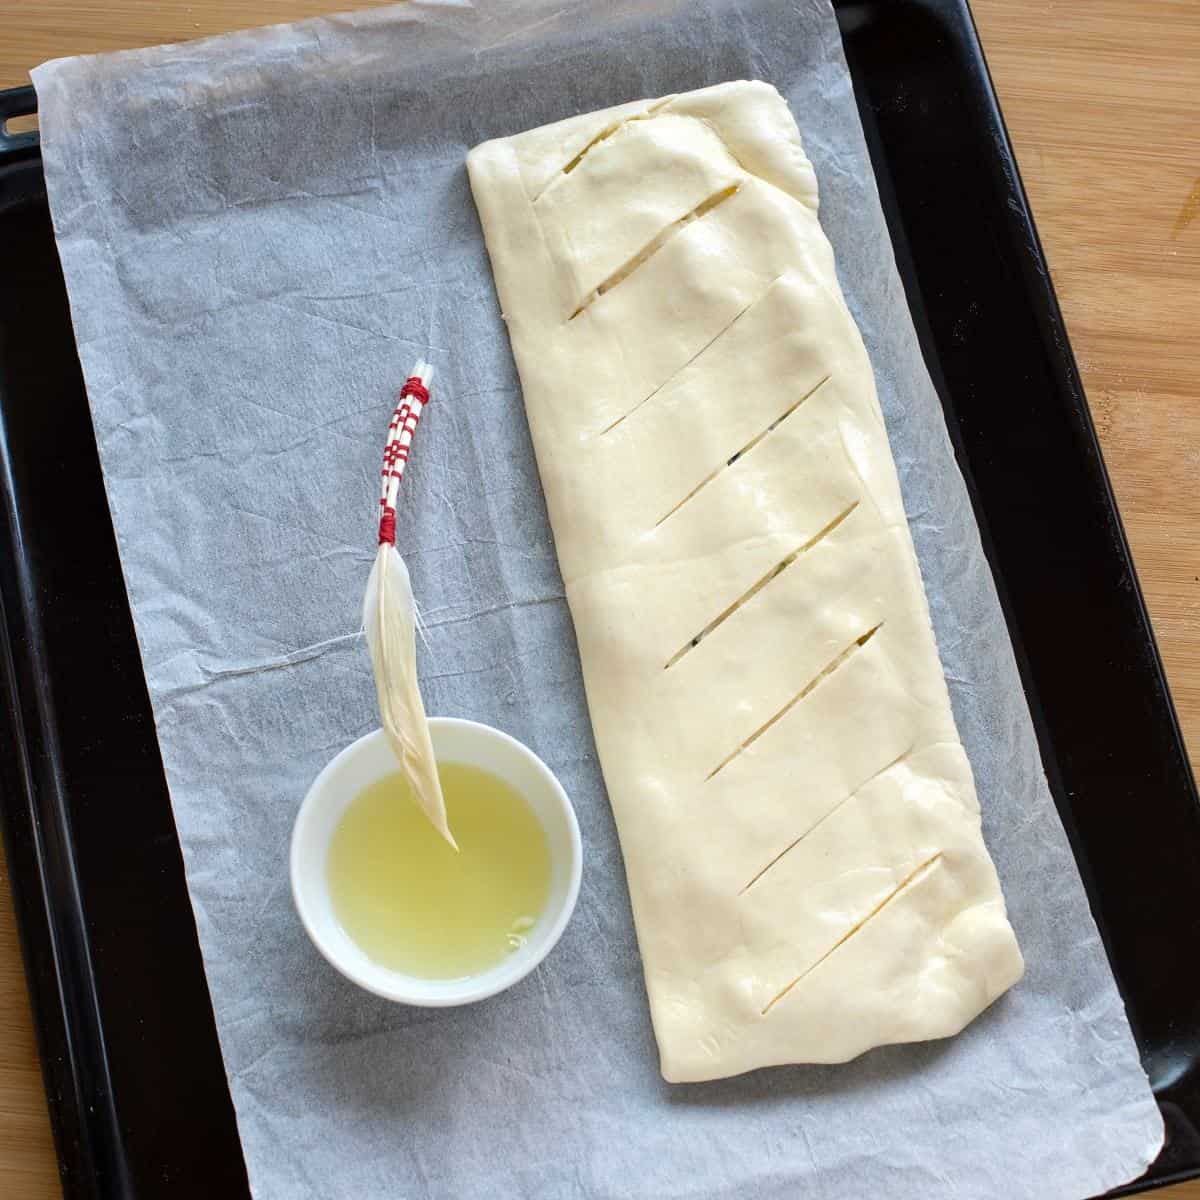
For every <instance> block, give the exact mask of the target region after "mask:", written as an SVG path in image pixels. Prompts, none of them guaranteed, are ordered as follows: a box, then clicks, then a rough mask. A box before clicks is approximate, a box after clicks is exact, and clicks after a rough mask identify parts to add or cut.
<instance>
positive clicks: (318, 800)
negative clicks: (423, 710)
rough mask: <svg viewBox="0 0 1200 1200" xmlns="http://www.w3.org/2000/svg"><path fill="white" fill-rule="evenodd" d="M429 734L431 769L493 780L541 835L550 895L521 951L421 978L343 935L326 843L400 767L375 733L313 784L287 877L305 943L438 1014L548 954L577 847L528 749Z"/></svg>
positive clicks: (436, 722) (483, 728)
mask: <svg viewBox="0 0 1200 1200" xmlns="http://www.w3.org/2000/svg"><path fill="white" fill-rule="evenodd" d="M429 732H430V734H431V735H432V738H433V749H434V753H435V754H436V756H437V759H438V762H440V763H465V764H466V765H468V766H472V767H479V768H481V769H483V770H485V771H490V772H491V773H492V774H493V775H496V776H498V777H499V778H500V779H501V780H503V781H504V782H505V783H507V784H508V786H509V787H511V788H512V789H513V790H514V791H516V792H517V794H518V795H520V796H522V797H523V798H524V800H525V803H526V804H528V805H529V807H530V809H531V810H532V811H533V813H534V815H535V816H536V817H537V819H538V821H539V822H540V823H541V826H542V829H543V830H544V831H545V834H546V844H547V847H548V849H549V852H550V891H549V894H548V896H547V899H546V905H545V907H544V908H543V910H542V912H541V913H540V914H539V915H538V918H537V922H536V924H535V925H534V926H533V928H532V929H530V930H529V931H528V933H527V934H526V935H525V943H524V945H522V946H521V947H519V948H518V949H516V950H513V951H511V952H510V953H509V954H508V955H507V956H506V957H505V958H503V959H502V960H501V961H500V962H498V963H497V964H496V965H495V966H493V967H489V968H488V969H487V970H486V971H481V972H479V973H478V974H476V975H468V976H466V977H464V978H462V979H423V978H421V977H420V976H417V975H408V974H406V973H404V972H403V971H395V970H393V969H392V968H390V967H385V966H381V965H380V964H379V963H377V962H375V961H374V959H372V958H370V957H368V956H367V954H366V953H365V952H364V951H363V950H362V949H361V948H360V947H359V945H358V944H357V943H356V942H355V941H354V940H353V939H352V938H351V937H350V935H349V934H348V933H347V932H346V931H345V930H344V929H343V928H342V925H341V923H340V922H339V921H338V919H337V916H336V914H335V913H334V910H333V903H332V901H331V899H330V896H329V884H328V877H327V875H326V858H327V855H328V853H329V843H330V840H331V839H332V837H333V834H334V831H335V830H336V829H337V827H338V824H339V823H340V822H341V819H342V815H343V813H345V811H346V809H347V807H348V806H349V805H350V803H351V801H352V800H354V799H355V797H357V796H358V795H359V793H360V792H362V791H363V789H364V788H367V787H369V786H370V785H371V784H373V783H375V782H376V781H377V780H379V779H381V778H383V777H384V776H385V775H390V774H392V772H394V771H396V770H397V769H398V767H397V764H396V757H395V755H394V754H393V753H392V750H391V747H390V746H389V745H388V742H387V738H386V736H385V735H384V732H383V730H382V729H377V730H375V732H374V733H368V734H367V735H366V736H365V737H361V738H359V739H358V741H356V742H353V743H351V744H350V745H349V746H347V747H346V748H345V749H344V750H343V751H342V752H341V753H340V754H338V755H337V757H335V758H334V759H333V760H332V761H331V762H330V763H329V764H328V765H327V766H326V767H325V769H324V770H323V771H322V772H321V773H320V774H319V775H318V776H317V777H316V779H315V780H314V781H313V784H312V787H310V788H309V789H308V795H307V796H305V797H304V802H303V803H302V804H301V805H300V811H299V813H298V814H297V815H296V824H295V826H294V827H293V829H292V849H291V874H292V897H293V899H294V900H295V903H296V911H297V912H298V913H299V914H300V920H301V922H302V923H303V925H304V928H305V930H306V931H307V933H308V936H309V937H310V938H311V939H312V943H313V945H314V946H316V948H317V949H318V950H319V951H320V952H321V953H322V954H323V955H324V956H325V957H326V958H327V959H328V960H329V962H330V963H332V964H333V966H335V967H336V968H337V969H338V970H339V971H341V973H342V974H343V975H345V976H346V978H347V979H350V980H352V981H353V982H354V983H357V984H358V985H359V987H362V988H366V990H367V991H369V992H374V993H375V995H377V996H382V997H383V998H384V999H385V1000H395V1001H398V1002H399V1003H402V1004H416V1005H422V1006H425V1007H431V1008H436V1007H445V1006H448V1005H453V1004H470V1003H472V1002H473V1001H476V1000H483V999H486V998H487V997H488V996H494V995H495V994H496V993H497V992H502V991H503V990H504V989H505V988H508V987H512V985H513V984H514V983H516V982H517V981H518V980H521V979H524V978H525V976H526V975H528V974H529V973H530V971H532V970H533V969H534V967H536V966H537V965H538V963H540V962H541V961H542V959H544V958H545V957H546V955H547V954H549V953H550V951H551V950H552V949H553V948H554V944H555V943H556V942H557V941H558V939H559V937H560V936H561V934H562V931H563V930H564V929H565V928H566V925H567V922H568V921H569V920H570V918H571V913H572V912H573V911H574V909H575V901H576V899H577V898H578V896H579V879H580V874H581V871H582V861H583V848H582V844H581V842H580V839H579V825H578V823H577V822H576V820H575V810H574V809H573V808H572V807H571V801H570V800H569V799H568V798H567V793H566V792H565V791H563V788H562V785H561V784H560V783H559V782H558V780H557V779H556V778H555V777H554V773H553V772H552V771H551V770H550V768H549V767H548V766H546V764H545V763H544V762H542V760H541V759H540V758H538V756H537V755H536V754H534V752H533V751H532V750H530V749H529V748H528V747H527V746H523V745H522V744H521V743H520V742H518V741H517V740H516V738H512V737H509V735H508V734H507V733H502V732H501V731H500V730H499V729H493V728H492V727H491V726H490V725H480V724H479V723H478V722H476V721H463V720H458V719H457V718H454V717H431V718H430V721H429ZM452 827H453V826H452Z"/></svg>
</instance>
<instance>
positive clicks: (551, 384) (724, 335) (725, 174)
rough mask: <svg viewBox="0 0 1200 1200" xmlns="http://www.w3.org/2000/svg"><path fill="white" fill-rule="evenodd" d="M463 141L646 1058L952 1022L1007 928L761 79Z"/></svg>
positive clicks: (818, 1052)
mask: <svg viewBox="0 0 1200 1200" xmlns="http://www.w3.org/2000/svg"><path fill="white" fill-rule="evenodd" d="M467 163H468V168H469V171H470V178H471V186H472V189H473V191H474V194H475V199H476V203H477V205H478V208H479V212H480V216H481V218H482V223H483V230H484V235H485V237H486V241H487V248H488V252H489V254H490V256H491V261H492V268H493V272H494V275H495V280H496V287H497V291H498V293H499V297H500V302H501V305H502V308H503V312H504V316H505V319H506V321H507V322H508V329H509V334H510V337H511V341H512V348H513V352H514V354H515V356H516V360H517V366H518V369H519V371H520V376H521V384H522V388H523V391H524V397H525V407H526V412H527V414H528V418H529V426H530V430H531V432H532V436H533V442H534V447H535V449H536V453H537V460H538V467H539V471H540V473H541V477H542V483H543V486H544V489H545V493H546V502H547V505H548V507H549V513H550V520H551V524H552V526H553V529H554V538H555V544H556V546H557V550H558V557H559V563H560V566H561V569H562V574H563V579H564V582H565V584H566V593H567V599H568V602H569V604H570V608H571V614H572V617H573V619H574V622H575V631H576V634H577V637H578V641H579V653H580V658H581V661H582V665H583V675H584V681H585V684H586V688H587V697H588V707H589V710H590V713H591V720H592V727H593V730H594V732H595V737H596V745H597V749H598V751H599V754H600V760H601V764H602V767H603V771H604V778H605V782H606V784H607V786H608V792H609V796H610V798H611V802H612V806H613V810H614V813H615V815H616V820H617V825H618V829H619V832H620V838H621V846H622V850H623V854H624V858H625V864H626V870H627V875H628V879H629V889H630V894H631V897H632V901H633V913H634V918H635V921H636V925H637V932H638V941H639V945H640V947H641V952H642V958H643V962H644V967H645V974H646V987H647V991H648V994H649V998H650V1007H651V1013H652V1017H653V1022H654V1029H655V1033H656V1036H657V1039H658V1045H659V1050H660V1054H661V1060H662V1071H663V1075H664V1076H665V1077H666V1078H667V1079H668V1080H671V1081H692V1080H703V1079H713V1078H719V1077H722V1076H727V1075H734V1074H737V1073H739V1072H742V1071H748V1070H751V1069H752V1068H755V1067H761V1066H768V1065H771V1064H778V1063H817V1062H823V1063H828V1062H842V1061H845V1060H847V1059H850V1058H853V1057H854V1056H855V1055H858V1054H861V1053H862V1052H863V1051H865V1050H868V1049H870V1048H871V1047H873V1046H878V1045H882V1044H885V1043H891V1042H909V1041H917V1040H921V1039H926V1038H937V1037H944V1036H947V1035H949V1034H953V1033H956V1032H958V1031H959V1030H960V1029H962V1027H963V1026H964V1025H965V1024H966V1023H967V1022H968V1021H970V1020H971V1019H972V1018H973V1017H975V1016H976V1015H977V1014H978V1013H979V1012H980V1011H981V1010H983V1009H984V1008H985V1007H986V1006H987V1005H988V1004H990V1003H991V1002H992V1001H993V1000H994V999H995V998H996V997H997V996H999V995H1000V994H1001V993H1002V992H1004V991H1005V990H1006V989H1007V988H1009V987H1011V986H1012V984H1013V983H1015V982H1016V980H1017V979H1018V978H1019V977H1020V975H1021V972H1022V961H1021V955H1020V951H1019V950H1018V947H1017V943H1016V939H1015V937H1014V935H1013V931H1012V929H1011V927H1010V925H1009V923H1008V920H1007V918H1006V915H1005V909H1004V900H1003V897H1002V896H1001V893H1000V886H999V882H998V880H997V877H996V872H995V869H994V867H993V865H992V862H991V859H990V858H989V856H988V853H987V850H986V848H985V846H984V843H983V838H982V835H981V832H980V820H979V807H978V802H977V800H976V796H975V787H974V782H973V779H972V775H971V768H970V764H969V763H968V761H967V757H966V754H965V753H964V751H963V748H962V744H961V742H960V739H959V736H958V731H957V729H956V728H955V724H954V718H953V716H952V714H951V710H950V703H949V697H948V695H947V691H946V685H945V681H944V679H943V675H942V668H941V663H940V661H939V659H938V651H937V646H936V644H935V641H934V636H933V631H932V628H931V626H930V621H929V612H928V607H927V604H926V600H925V594H924V590H923V587H922V582H921V576H920V572H919V569H918V566H917V560H916V556H915V553H914V550H913V545H912V540H911V538H910V536H909V530H908V524H907V521H906V519H905V514H904V509H903V505H902V502H901V497H900V491H899V486H898V483H897V478H896V469H895V464H894V462H893V459H892V455H891V451H890V448H889V444H888V437H887V432H886V429H885V427H884V423H883V418H882V415H881V413H880V409H879V404H878V400H877V398H876V394H875V384H874V378H873V376H872V372H871V366H870V363H869V362H868V359H867V354H866V351H865V349H864V347H863V343H862V339H861V337H860V336H859V333H858V329H857V328H856V326H855V324H854V321H853V319H852V318H851V316H850V314H849V312H848V311H847V308H846V305H845V302H844V300H843V298H842V293H841V289H840V287H839V285H838V281H837V276H836V274H835V271H834V261H833V253H832V250H831V248H830V245H829V242H828V241H827V240H826V238H825V235H824V233H823V232H822V230H821V227H820V224H819V223H818V220H817V185H816V179H815V176H814V173H813V169H812V166H811V164H810V163H809V161H808V159H807V157H806V156H805V154H804V150H803V148H802V146H801V143H800V138H799V134H798V132H797V129H796V124H795V122H794V120H793V119H792V116H791V114H790V112H789V111H788V108H787V105H786V104H785V103H784V101H783V99H782V98H781V97H780V96H779V94H778V93H777V92H776V91H775V90H774V89H773V88H771V87H770V86H768V85H766V84H764V83H757V82H739V83H727V84H722V85H720V86H718V87H712V88H706V89H704V90H702V91H697V92H691V93H688V94H685V95H679V96H672V97H667V98H665V99H661V100H655V101H640V102H637V103H634V104H627V105H623V106H621V107H618V108H613V109H608V110H606V111H603V112H596V113H589V114H587V115H584V116H580V117H575V118H573V119H571V120H567V121H562V122H560V123H558V124H555V125H550V126H547V127H545V128H541V129H534V130H531V131H529V132H527V133H522V134H519V135H517V136H515V137H510V138H505V139H501V140H497V141H492V142H487V143H485V144H484V145H481V146H478V147H476V148H475V149H474V150H473V151H471V153H470V155H469V157H468V160H467Z"/></svg>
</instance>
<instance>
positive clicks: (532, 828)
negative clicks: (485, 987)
mask: <svg viewBox="0 0 1200 1200" xmlns="http://www.w3.org/2000/svg"><path fill="white" fill-rule="evenodd" d="M438 774H439V775H440V777H441V780H442V792H443V794H444V796H445V798H446V816H447V818H448V820H449V822H450V828H451V829H452V830H453V832H454V837H455V840H456V841H457V842H458V845H459V849H458V852H457V853H456V852H455V851H454V850H453V849H452V848H451V847H450V846H449V845H448V844H447V843H446V842H445V841H444V840H443V839H442V837H441V836H440V835H439V834H438V833H437V832H436V830H434V828H433V826H432V825H430V824H429V821H428V820H427V819H426V817H425V815H424V813H423V812H422V811H421V809H420V808H419V807H418V805H417V803H416V801H415V800H414V799H413V798H412V794H411V792H410V791H409V787H408V783H407V781H406V780H405V778H404V776H403V775H402V774H401V773H400V772H399V771H396V772H394V773H393V774H391V775H388V776H385V777H384V778H383V779H380V780H378V781H377V782H376V783H373V784H372V785H371V786H370V787H368V788H365V789H364V790H363V791H361V792H360V793H359V794H358V795H357V796H355V798H354V799H353V800H352V801H351V802H350V804H349V805H348V807H347V808H346V811H345V813H344V814H343V815H342V819H341V821H340V822H339V823H338V826H337V828H336V829H335V830H334V833H333V838H332V840H331V841H330V843H329V854H328V858H327V859H326V867H325V869H326V875H327V879H328V883H329V895H330V899H331V901H332V902H333V911H334V914H335V915H336V917H337V919H338V920H339V921H340V922H341V925H342V928H343V929H344V930H345V931H346V933H347V934H348V935H349V936H350V937H351V938H352V939H353V940H354V941H355V942H357V943H358V945H359V946H360V947H361V948H362V950H363V951H364V952H365V953H366V954H367V955H368V956H369V957H370V958H372V959H374V960H375V962H377V963H379V964H380V965H381V966H384V967H388V968H390V969H392V970H395V971H403V972H404V973H405V974H408V975H415V976H419V977H420V978H423V979H460V978H463V977H464V976H468V975H477V974H479V973H480V972H481V971H485V970H487V969H488V968H489V967H493V966H495V965H496V964H497V963H498V962H500V961H501V960H503V959H504V958H505V957H506V956H507V955H508V954H510V953H511V952H512V951H513V950H514V949H516V948H517V947H518V946H520V945H521V944H522V942H523V940H524V935H525V934H526V933H527V932H528V931H529V930H530V929H531V928H532V927H533V925H534V923H535V922H536V920H537V918H538V916H539V915H540V914H541V912H542V910H543V909H544V908H545V906H546V899H547V897H548V895H549V892H550V848H549V846H548V845H547V844H546V834H545V831H544V830H543V829H542V825H541V822H540V821H539V820H538V819H537V817H536V816H535V815H534V813H533V811H532V810H531V809H530V807H529V805H528V804H527V803H526V802H525V799H524V798H523V797H522V796H521V795H520V793H518V792H516V791H514V790H513V789H512V788H511V787H509V786H508V784H506V783H505V782H504V781H503V780H501V779H498V778H497V777H496V776H495V775H493V774H491V773H490V772H489V771H484V770H481V769H480V768H479V767H470V766H466V765H464V764H462V763H440V764H439V766H438Z"/></svg>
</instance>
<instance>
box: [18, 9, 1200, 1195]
mask: <svg viewBox="0 0 1200 1200" xmlns="http://www.w3.org/2000/svg"><path fill="white" fill-rule="evenodd" d="M363 6H365V5H361V4H360V7H363ZM345 7H347V5H346V4H345V3H342V4H336V3H331V2H328V0H326V2H322V0H188V2H186V3H185V2H184V0H105V2H102V0H0V87H11V86H15V85H17V84H20V83H25V82H27V72H28V70H29V68H30V67H32V66H34V65H35V64H37V63H39V62H42V61H43V60H45V59H47V58H54V57H58V56H61V55H68V54H80V53H88V52H94V51H103V50H116V49H120V48H122V47H127V46H141V45H149V44H152V43H155V42H172V41H181V40H184V39H186V38H192V37H199V36H202V35H206V34H212V33H220V32H222V31H224V30H227V29H236V28H244V27H247V26H251V25H261V24H267V23H269V22H272V21H285V20H294V19H296V18H298V17H304V16H315V15H317V14H319V13H323V12H331V11H334V10H335V9H337V8H345ZM973 8H974V11H975V16H976V20H977V22H978V24H979V28H980V32H981V35H982V38H983V43H984V47H985V49H986V51H987V54H988V59H989V62H990V64H991V68H992V73H993V75H994V77H995V80H996V86H997V89H998V91H999V93H1000V99H1001V103H1002V105H1003V108H1004V113H1005V117H1006V118H1007V121H1008V125H1009V129H1010V131H1011V133H1012V137H1013V141H1014V143H1015V145H1016V149H1017V156H1018V158H1019V160H1020V164H1021V171H1022V174H1023V176H1024V180H1025V185H1026V187H1027V189H1028V191H1029V194H1030V198H1031V200H1032V203H1033V209H1034V213H1035V215H1036V218H1037V223H1038V228H1039V230H1040V232H1041V236H1042V240H1043V242H1044V243H1045V247H1046V252H1047V256H1048V258H1049V261H1050V267H1051V271H1052V274H1053V277H1054V282H1055V285H1056V287H1057V289H1058V295H1059V299H1060V301H1061V302H1062V306H1063V310H1064V311H1065V313H1066V318H1067V325H1068V327H1069V329H1070V333H1071V340H1072V343H1073V345H1074V348H1075V353H1076V355H1077V356H1078V358H1079V364H1080V367H1081V369H1082V371H1083V377H1084V383H1085V384H1086V387H1087V392H1088V397H1089V399H1090V402H1091V405H1092V412H1093V414H1094V416H1095V420H1096V424H1097V426H1098V428H1099V431H1100V438H1101V441H1102V443H1103V446H1104V453H1105V457H1106V459H1107V461H1108V466H1109V470H1110V471H1111V473H1112V477H1113V483H1114V486H1115V489H1116V493H1117V498H1118V500H1119V502H1120V506H1121V512H1122V515H1123V517H1124V519H1125V525H1126V528H1127V530H1128V532H1129V538H1130V541H1131V543H1132V545H1133V551H1134V557H1135V558H1136V560H1137V566H1138V572H1139V574H1140V576H1141V581H1142V587H1143V588H1144V590H1145V593H1146V598H1147V601H1148V603H1149V607H1150V612H1151V615H1152V617H1153V619H1154V625H1155V629H1156V631H1157V634H1158V641H1159V646H1160V648H1161V650H1162V654H1163V658H1164V659H1165V660H1166V666H1167V674H1168V675H1169V677H1170V680H1171V686H1172V689H1173V692H1174V695H1175V702H1176V705H1177V706H1178V709H1179V715H1180V718H1181V719H1182V722H1183V727H1184V732H1185V735H1186V737H1187V739H1188V745H1189V747H1190V748H1191V751H1192V759H1193V764H1195V763H1196V759H1197V753H1198V752H1200V482H1198V481H1200V317H1198V316H1197V313H1198V312H1200V304H1198V301H1200V119H1198V117H1200V113H1198V108H1200V0H1087V2H1086V3H1075V2H1071V0H1067V2H1063V0H1057V2H1056V0H973ZM60 1195H61V1192H60V1190H59V1186H58V1180H57V1172H56V1169H55V1159H54V1151H53V1144H52V1140H51V1136H50V1130H49V1125H48V1122H47V1119H46V1108H45V1101H44V1098H43V1094H42V1086H41V1077H40V1074H39V1070H38V1065H37V1055H36V1051H35V1046H34V1039H33V1033H32V1029H31V1026H30V1021H29V1008H28V1001H27V998H26V993H25V984H24V977H23V975H22V971H21V963H20V955H19V952H18V947H17V939H16V934H15V931H14V928H13V919H12V909H11V904H10V901H9V895H8V887H7V880H6V878H5V877H4V867H3V860H2V858H0V1196H4V1197H9V1196H11V1197H14V1198H20V1200H51V1198H52V1197H58V1196H60ZM1158 1195H1160V1196H1162V1197H1163V1200H1200V1182H1197V1183H1191V1184H1184V1185H1181V1186H1179V1187H1176V1188H1172V1189H1169V1190H1167V1191H1163V1192H1160V1193H1158Z"/></svg>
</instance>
